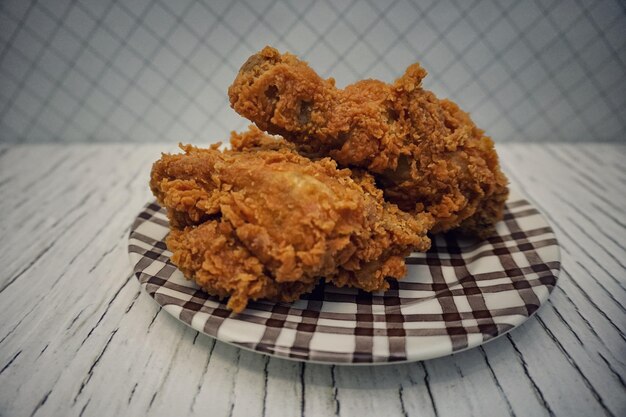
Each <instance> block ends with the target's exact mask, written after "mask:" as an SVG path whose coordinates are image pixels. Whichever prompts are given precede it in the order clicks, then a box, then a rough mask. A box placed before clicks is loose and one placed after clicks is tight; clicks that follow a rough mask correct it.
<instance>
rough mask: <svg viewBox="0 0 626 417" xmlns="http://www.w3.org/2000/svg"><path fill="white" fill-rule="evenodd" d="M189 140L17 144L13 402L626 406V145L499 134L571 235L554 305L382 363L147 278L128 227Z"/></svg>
mask: <svg viewBox="0 0 626 417" xmlns="http://www.w3.org/2000/svg"><path fill="white" fill-rule="evenodd" d="M172 149H173V148H172V147H167V146H164V145H119V144H118V145H70V146H55V145H36V146H35V145H32V146H2V147H0V197H1V198H0V213H2V215H1V216H0V233H1V234H2V243H1V249H2V250H0V265H2V271H1V272H0V317H2V320H0V387H1V388H0V415H2V416H5V415H6V416H14V415H15V416H101V415H137V416H139V415H146V414H149V415H151V416H171V415H198V416H296V415H302V416H322V415H337V416H359V417H366V416H370V415H371V416H379V415H390V416H391V415H394V416H395V415H399V416H417V415H420V416H441V417H443V416H465V415H468V416H502V415H514V416H579V415H580V416H595V415H608V416H620V415H625V413H626V399H625V398H626V384H625V381H626V335H625V333H626V309H625V305H626V213H625V209H624V207H626V163H624V160H625V158H626V146H621V145H598V144H593V145H591V144H589V145H564V144H559V145H555V144H550V145H536V144H532V145H528V144H512V145H509V144H506V145H501V146H499V152H500V155H501V158H502V163H503V166H504V169H505V170H506V172H507V173H508V174H509V176H510V179H511V183H512V186H513V187H515V188H517V189H518V190H519V191H520V192H521V193H522V194H524V195H526V197H527V198H529V199H530V200H531V201H532V202H533V203H534V204H535V205H536V206H537V207H538V208H539V209H540V210H541V211H542V212H543V213H544V214H545V215H546V216H547V217H548V219H549V221H550V223H551V225H552V227H553V228H554V229H555V231H556V234H557V237H558V239H559V242H560V245H561V248H562V257H563V259H562V262H563V269H562V273H561V276H560V279H559V282H558V285H557V287H556V289H555V291H554V292H553V294H552V297H551V299H550V301H549V302H548V303H547V305H546V306H545V307H544V308H542V309H541V311H540V312H539V313H538V314H537V315H536V316H535V317H533V318H532V319H530V320H529V321H528V322H526V323H525V324H524V325H522V326H521V327H520V328H519V329H516V330H514V331H513V332H511V333H510V334H508V335H506V336H504V337H501V338H499V339H497V340H495V341H493V342H490V343H488V344H486V345H484V346H482V347H479V348H476V349H472V350H469V351H466V352H462V353H459V354H456V355H453V356H450V357H446V358H439V359H435V360H430V361H426V362H417V363H410V364H402V365H391V366H379V367H346V366H330V365H317V364H302V363H297V362H289V361H286V360H282V359H274V358H269V357H266V356H263V355H260V354H256V353H251V352H247V351H244V350H241V349H237V348H234V347H232V346H229V345H226V344H224V343H221V342H216V341H214V340H213V339H211V338H209V337H206V336H204V335H202V334H198V332H196V331H194V330H193V329H191V328H189V327H187V326H185V325H183V324H182V323H181V322H179V321H177V320H176V319H174V318H173V317H171V316H170V315H169V314H167V313H165V312H163V311H161V309H160V308H159V306H158V305H157V304H156V303H155V302H154V301H153V300H152V299H151V298H150V297H149V296H148V295H147V294H145V293H143V292H141V291H140V287H139V283H138V282H137V280H136V279H135V278H134V277H133V276H132V273H131V268H130V264H129V261H128V255H127V250H126V244H127V234H128V230H129V227H130V225H131V223H132V221H133V220H134V217H135V215H136V213H137V212H138V211H139V210H140V209H141V207H142V206H143V204H144V203H145V202H146V201H147V200H148V199H150V198H151V196H150V192H149V190H148V188H147V180H148V173H149V169H150V165H151V163H152V161H154V160H155V159H157V158H158V156H159V153H160V152H161V151H162V150H172Z"/></svg>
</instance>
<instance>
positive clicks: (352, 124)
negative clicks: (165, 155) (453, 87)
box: [228, 47, 508, 235]
mask: <svg viewBox="0 0 626 417" xmlns="http://www.w3.org/2000/svg"><path fill="white" fill-rule="evenodd" d="M425 76H426V71H425V70H424V69H423V68H421V67H420V66H419V65H418V64H413V65H411V66H410V67H409V68H408V69H407V70H406V72H405V74H404V75H403V76H402V77H400V78H399V79H398V80H396V81H395V82H394V83H393V84H385V83H382V82H380V81H376V80H364V81H359V82H357V83H355V84H352V85H350V86H348V87H346V88H345V89H343V90H340V89H337V88H335V85H334V81H333V80H332V79H329V80H323V79H322V78H320V77H319V76H318V75H317V74H316V73H315V72H314V71H313V70H312V69H311V68H310V67H309V66H308V65H307V64H306V63H305V62H303V61H300V60H298V59H297V58H296V57H295V56H293V55H291V54H288V53H287V54H280V53H279V52H278V51H277V50H276V49H273V48H270V47H266V48H264V49H263V50H262V51H260V52H259V53H257V54H255V55H253V56H252V57H250V59H248V61H247V62H246V63H245V64H244V65H243V66H242V68H241V70H240V71H239V74H238V75H237V78H236V79H235V81H234V83H233V84H232V85H231V86H230V88H229V91H228V92H229V97H230V102H231V106H232V107H233V108H234V109H235V111H237V112H238V113H239V114H241V115H242V116H244V117H247V118H248V119H250V120H251V121H253V122H254V123H256V124H257V125H258V126H259V127H260V128H261V129H264V130H266V131H268V132H270V133H274V134H280V135H283V136H284V137H285V138H286V139H287V140H288V141H290V142H293V143H294V144H296V146H297V149H298V151H299V152H301V153H302V154H304V155H307V156H310V157H317V158H319V157H323V156H330V157H332V158H333V159H334V160H336V161H337V162H338V163H339V164H340V165H342V166H349V167H360V168H363V169H367V170H368V171H370V172H371V173H373V174H375V176H376V179H377V183H378V185H379V186H380V187H382V188H383V189H384V193H385V197H386V198H387V199H388V200H390V201H392V202H394V203H396V204H398V206H399V207H400V208H402V209H403V210H407V211H412V212H415V213H418V212H421V211H427V212H428V213H431V214H432V215H433V216H434V217H435V219H436V224H435V226H434V229H433V231H434V232H439V231H446V230H450V229H453V228H457V227H460V228H461V229H463V230H466V231H470V232H472V233H476V234H479V235H483V234H487V233H488V232H489V231H490V229H491V228H492V227H493V225H494V224H495V222H497V221H498V220H499V219H501V218H502V213H503V207H504V201H505V200H506V198H507V195H508V188H507V179H506V177H505V176H504V174H503V173H502V172H501V170H500V167H499V164H498V158H497V154H496V153H495V150H494V146H493V142H492V141H491V139H489V138H488V137H487V136H485V135H484V132H483V131H482V130H480V129H478V128H477V127H476V126H475V125H474V123H473V122H472V121H471V119H470V118H469V116H468V115H467V114H466V113H465V112H463V111H462V110H460V109H459V108H458V106H456V104H454V103H452V102H451V101H448V100H439V99H437V97H435V95H434V94H432V93H431V92H429V91H426V90H424V89H423V88H422V87H421V82H422V79H423V78H424V77H425Z"/></svg>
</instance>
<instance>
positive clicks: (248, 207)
mask: <svg viewBox="0 0 626 417" xmlns="http://www.w3.org/2000/svg"><path fill="white" fill-rule="evenodd" d="M231 142H232V146H233V148H234V150H227V151H223V152H221V151H219V150H218V149H217V147H213V148H211V149H198V148H195V147H192V146H189V145H187V146H182V148H183V150H184V153H183V154H178V155H169V154H164V155H163V156H162V158H161V159H160V160H159V161H157V162H156V163H155V164H154V166H153V169H152V175H151V182H150V184H151V188H152V191H153V192H154V194H155V196H156V197H157V199H158V201H159V203H160V204H161V205H163V206H164V207H166V208H167V211H168V216H169V218H170V225H171V227H172V229H173V230H172V233H171V234H170V236H169V237H168V239H167V245H168V248H169V249H170V250H171V251H172V252H173V257H172V261H173V262H174V264H176V265H177V266H178V267H179V268H180V269H181V270H182V271H183V272H184V273H185V275H186V276H187V277H189V278H193V279H194V280H195V281H196V282H197V283H198V284H199V285H200V286H201V287H202V288H204V289H205V290H206V291H207V292H209V293H211V294H215V295H218V296H220V297H225V296H227V295H228V296H230V301H229V303H228V306H229V307H230V308H231V309H233V310H234V311H241V310H242V309H243V308H245V305H246V304H247V302H248V300H249V299H253V300H256V299H261V298H263V299H265V298H267V299H273V300H280V301H291V300H294V299H296V298H297V297H298V296H299V295H300V294H302V293H304V292H308V291H310V290H311V289H312V288H313V287H314V285H315V283H316V282H317V281H318V280H319V278H320V277H325V278H326V279H327V280H329V281H332V282H334V283H336V284H338V285H349V286H354V287H357V288H361V289H364V290H367V291H374V290H383V289H386V288H387V287H388V284H387V282H386V278H388V277H393V278H398V279H399V278H402V276H403V275H404V273H405V265H404V257H405V256H406V255H408V254H409V253H410V252H411V251H424V250H427V249H428V247H429V246H430V240H429V238H428V237H427V235H426V233H427V231H428V230H429V229H430V227H431V226H432V224H433V221H432V217H431V216H430V215H428V214H421V215H419V216H413V215H410V214H408V213H405V212H403V211H401V210H399V209H398V208H397V206H395V205H394V204H392V203H388V202H385V201H384V200H383V198H382V192H381V191H380V190H378V189H377V188H376V187H375V185H374V180H373V178H372V177H371V176H370V175H369V174H367V173H363V172H356V173H354V174H353V173H352V172H351V171H350V170H348V169H337V166H336V163H335V162H334V161H333V160H331V159H329V158H323V159H320V160H316V161H312V160H310V159H308V158H306V157H303V156H301V155H299V154H297V153H296V152H294V151H293V149H292V148H293V146H292V145H289V144H287V143H286V142H284V141H280V140H276V139H274V138H271V137H269V136H267V135H265V134H263V133H261V132H260V131H259V130H258V129H252V130H251V131H250V132H247V133H244V134H239V135H238V134H234V135H233V137H232V140H231ZM351 175H353V176H354V178H353V177H352V176H351Z"/></svg>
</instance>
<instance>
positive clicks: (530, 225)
mask: <svg viewBox="0 0 626 417" xmlns="http://www.w3.org/2000/svg"><path fill="white" fill-rule="evenodd" d="M167 233H168V221H167V218H166V216H165V211H164V210H163V209H161V208H160V207H159V205H158V204H156V203H150V204H148V205H147V206H146V207H145V208H144V210H143V211H142V212H141V213H140V214H139V215H138V216H137V219H136V221H135V223H134V224H133V226H132V228H131V233H130V239H129V245H128V250H129V253H130V258H131V262H132V265H133V268H134V271H135V274H136V276H137V278H138V279H139V282H140V283H141V285H142V287H143V288H144V289H145V290H146V291H147V292H148V294H150V296H151V297H153V298H154V299H155V300H156V302H157V303H158V304H159V305H161V306H162V307H163V309H164V310H166V311H167V312H168V313H170V314H171V315H173V316H174V317H176V318H178V319H179V320H181V321H182V322H184V323H186V324H187V325H189V326H191V327H193V328H194V329H196V330H198V331H200V332H202V333H205V334H207V335H209V336H212V337H215V338H217V339H218V340H221V341H224V342H227V343H231V344H234V345H236V346H238V347H242V348H246V349H251V350H254V351H257V352H262V353H266V354H270V355H274V356H279V357H283V358H288V359H295V360H302V361H311V362H323V363H340V364H356V363H366V364H368V363H369V364H374V363H388V362H402V361H415V360H424V359H430V358H435V357H439V356H445V355H449V354H451V353H454V352H458V351H461V350H464V349H468V348H472V347H475V346H478V345H481V344H483V343H485V342H487V341H489V340H491V339H493V338H495V337H497V336H500V335H502V334H504V333H506V332H508V331H509V330H511V329H513V328H515V327H517V326H519V325H520V324H522V323H523V322H524V321H526V320H527V319H528V318H529V317H530V316H531V315H532V314H533V313H534V312H535V311H537V310H538V309H539V307H540V306H541V305H542V304H543V303H545V302H546V300H547V299H548V297H549V295H550V292H551V291H552V289H553V288H554V285H555V284H556V280H557V276H558V273H559V269H560V253H559V246H558V243H557V240H556V238H555V236H554V232H553V231H552V229H551V228H550V226H549V225H548V223H547V222H546V220H545V219H544V217H543V216H542V215H541V214H540V213H539V212H538V211H537V210H536V209H535V208H534V207H533V206H532V205H531V204H530V203H529V202H528V201H526V200H524V199H522V198H520V197H519V196H516V195H512V196H511V197H510V199H509V202H508V203H507V207H506V213H505V217H504V220H503V221H502V222H500V223H499V224H498V226H497V230H496V234H495V235H494V236H492V237H491V238H489V239H488V240H485V241H472V240H467V239H462V238H459V237H457V236H453V235H445V236H443V235H442V236H436V237H435V238H434V239H433V245H432V249H431V250H430V251H429V252H427V253H413V254H411V255H410V256H409V257H408V258H407V264H408V274H407V276H406V277H405V278H404V279H403V280H401V281H399V282H396V281H392V282H391V289H390V290H389V291H387V292H386V293H384V294H382V293H374V294H370V293H366V292H363V291H358V290H353V289H348V288H336V287H334V286H332V285H325V284H323V283H322V284H320V285H319V286H318V287H316V288H315V290H314V291H313V293H311V294H308V295H306V296H303V298H302V299H301V300H299V301H296V302H294V303H291V304H286V303H272V302H266V301H259V302H251V303H249V305H248V308H247V309H246V310H244V311H243V312H242V313H240V314H233V313H232V312H230V311H229V310H227V309H226V305H225V304H224V303H223V302H220V300H218V299H217V298H215V297H213V296H210V295H208V294H206V293H204V292H203V291H202V290H200V289H199V287H198V286H196V285H195V284H194V283H193V282H192V281H187V280H186V279H185V278H184V277H183V274H182V273H181V272H180V271H179V270H178V269H177V268H176V267H175V266H174V265H173V264H172V263H171V262H170V260H169V257H170V255H171V253H170V252H169V251H168V250H167V248H166V246H165V241H164V239H165V236H166V235H167Z"/></svg>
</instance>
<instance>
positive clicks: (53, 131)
mask: <svg viewBox="0 0 626 417" xmlns="http://www.w3.org/2000/svg"><path fill="white" fill-rule="evenodd" d="M266 44H271V45H274V46H276V47H278V48H279V49H280V50H281V51H290V52H293V53H295V54H298V55H299V56H301V57H302V58H304V59H306V60H308V61H309V63H310V64H311V66H312V67H313V68H314V69H316V70H317V71H318V72H319V73H320V74H321V75H322V76H324V77H329V76H333V77H335V79H336V80H337V83H338V85H340V86H342V85H346V84H348V83H351V82H353V81H355V80H357V79H360V78H366V77H372V78H379V79H382V80H385V81H391V80H393V79H394V78H396V77H398V76H399V75H401V74H402V72H403V71H404V69H405V67H406V66H407V65H409V64H410V63H412V62H414V61H420V62H421V63H422V65H423V66H424V67H425V68H426V69H427V70H428V71H429V73H430V76H429V77H428V79H427V81H426V86H427V87H428V88H429V89H432V90H433V91H435V93H436V94H438V95H439V96H442V97H449V98H452V99H453V100H455V101H457V102H458V103H459V104H460V105H461V107H462V108H463V109H465V110H467V111H469V112H470V113H471V114H472V116H473V117H474V119H475V121H476V122H477V124H478V125H479V126H480V127H482V128H484V129H486V130H487V132H488V134H490V135H491V136H492V137H494V139H495V140H496V141H558V140H567V141H580V140H613V141H626V135H625V133H624V132H626V6H625V5H624V3H623V2H620V0H596V1H594V0H589V1H583V0H580V1H578V0H569V1H528V0H484V1H482V0H481V1H469V0H468V1H465V0H448V1H438V0H428V1H417V2H410V1H407V0H397V1H376V0H366V1H353V0H334V1H291V2H286V1H275V0H261V1H257V0H247V1H210V0H206V1H197V0H185V1H181V0H172V1H168V0H156V1H155V0H128V1H121V0H120V1H117V2H109V1H102V0H77V1H66V0H39V1H36V2H29V1H25V0H11V1H7V0H1V1H0V51H1V52H0V141H11V142H25V141H29V142H30V141H32V142H40V141H68V142H78V141H138V142H141V141H183V142H192V143H203V142H207V141H212V140H217V139H225V138H226V137H227V134H228V132H229V131H230V130H233V129H240V128H242V127H244V126H245V125H246V124H247V122H246V121H245V120H243V119H241V118H240V117H239V116H237V115H236V114H235V113H234V111H232V110H231V109H230V107H229V106H228V99H227V95H226V90H227V88H228V85H229V84H230V83H231V81H232V80H233V78H234V76H235V74H236V72H237V70H238V68H239V66H240V65H241V64H242V63H243V62H244V61H245V60H246V58H247V57H248V56H249V55H250V54H252V53H253V52H255V51H256V50H258V49H260V48H262V47H263V46H264V45H266Z"/></svg>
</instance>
